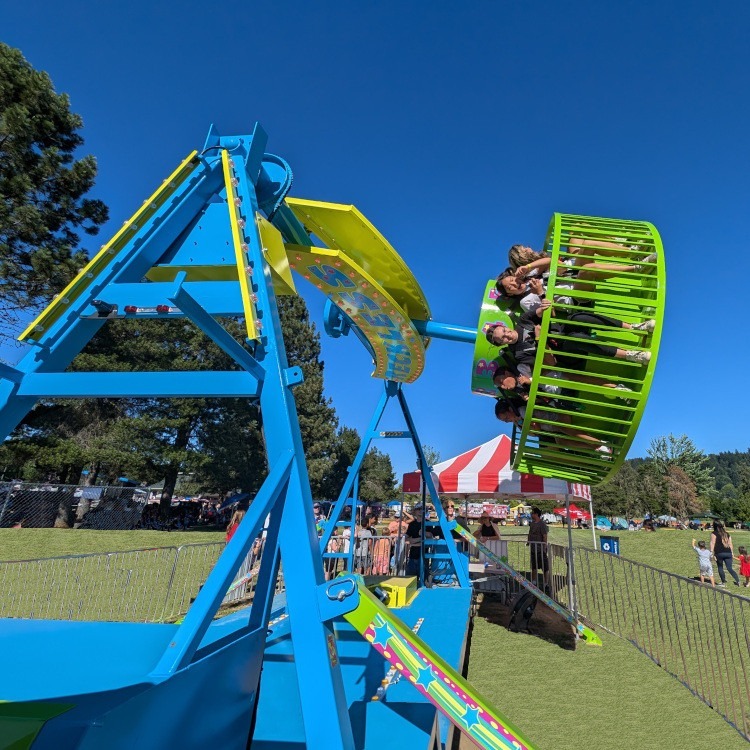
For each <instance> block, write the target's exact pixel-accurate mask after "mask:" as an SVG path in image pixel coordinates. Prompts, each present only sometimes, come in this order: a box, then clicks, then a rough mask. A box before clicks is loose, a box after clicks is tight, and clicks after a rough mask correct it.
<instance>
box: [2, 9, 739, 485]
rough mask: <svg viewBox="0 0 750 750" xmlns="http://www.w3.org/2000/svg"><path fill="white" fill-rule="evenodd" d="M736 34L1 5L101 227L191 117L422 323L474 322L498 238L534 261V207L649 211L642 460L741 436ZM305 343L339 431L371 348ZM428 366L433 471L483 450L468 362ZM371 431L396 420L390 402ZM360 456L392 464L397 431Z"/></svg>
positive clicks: (721, 22)
mask: <svg viewBox="0 0 750 750" xmlns="http://www.w3.org/2000/svg"><path fill="white" fill-rule="evenodd" d="M610 6H611V7H610ZM176 8H179V11H178V10H175V9H176ZM748 27H750V4H748V3H747V2H742V1H739V0H737V1H728V2H721V3H716V4H709V3H706V2H696V1H695V0H681V1H680V2H676V1H674V0H668V1H667V0H662V1H660V2H657V3H635V2H625V3H617V4H614V3H613V4H609V3H601V2H571V3H559V2H528V3H510V2H481V1H480V2H472V3H457V2H456V3H447V2H433V3H428V2H409V1H408V0H407V1H403V0H402V2H390V1H383V2H377V3H376V2H354V3H352V2H336V3H333V2H315V3H311V2H275V3H264V4H259V3H258V4H256V3H247V2H246V3H239V4H234V5H229V4H214V5H211V4H206V3H204V2H201V3H197V2H192V1H185V0H183V1H182V2H180V3H173V2H163V1H161V2H158V1H157V2H148V3H146V2H143V1H142V0H131V2H128V3H121V4H113V3H101V2H93V1H91V2H79V1H77V0H72V1H71V2H68V3H53V2H50V1H49V0H48V1H47V2H36V1H34V0H28V1H26V2H22V3H12V4H11V3H6V4H5V6H4V8H3V12H2V27H1V29H0V34H1V36H2V40H3V41H5V42H7V43H8V44H11V45H14V46H17V47H19V48H20V49H21V50H22V51H23V52H24V54H25V55H26V57H27V59H28V60H29V61H30V62H31V63H32V64H33V65H34V66H36V67H38V68H42V69H44V70H46V71H48V72H49V74H50V75H51V77H52V79H53V81H54V82H55V85H56V87H57V89H58V91H65V92H67V93H68V94H69V95H70V97H71V101H72V107H73V109H74V110H75V111H77V112H79V113H80V114H81V115H82V116H83V118H84V122H85V129H84V137H85V139H86V151H87V152H91V153H94V154H95V155H96V156H97V158H98V160H99V180H98V183H97V186H96V195H97V196H98V197H101V198H102V199H103V200H104V201H105V202H106V203H107V204H108V205H109V206H110V210H111V215H112V221H111V226H110V227H108V228H107V230H106V231H105V233H104V234H106V235H107V236H109V235H110V234H111V233H112V231H114V229H115V228H116V227H117V226H119V225H120V224H121V222H122V221H123V220H125V219H126V218H127V217H128V216H129V215H130V214H131V213H132V212H133V210H135V208H136V207H138V206H139V205H140V203H141V202H142V201H143V200H144V199H145V197H147V196H148V195H149V194H150V192H151V191H152V189H153V188H154V187H155V186H156V185H158V184H159V183H160V182H161V180H162V179H163V178H164V177H165V176H166V175H167V174H168V173H169V172H170V171H171V170H172V169H173V168H174V166H175V165H176V164H177V163H178V161H179V160H180V159H182V158H183V157H184V156H185V155H186V154H187V153H188V152H189V151H190V150H191V149H193V148H196V147H200V146H201V145H202V143H203V139H204V137H205V134H206V131H207V129H208V126H209V124H210V123H212V122H213V123H215V124H216V126H217V127H218V129H219V130H220V132H222V133H224V134H230V133H246V132H250V130H251V128H252V125H253V123H254V122H255V121H256V120H259V121H260V122H261V123H262V124H263V126H264V127H265V128H266V130H267V131H268V133H269V135H270V142H269V150H271V151H273V152H275V153H278V154H280V155H282V156H283V157H285V158H286V159H287V160H288V161H289V162H290V164H291V165H292V168H293V170H294V174H295V183H294V187H293V191H292V192H293V194H294V195H296V196H299V197H306V198H315V199H319V200H326V201H336V202H342V203H354V204H355V205H357V206H358V207H359V208H360V209H361V210H362V211H363V212H364V213H365V215H367V216H368V217H369V218H370V219H371V220H372V221H373V222H374V223H375V224H376V225H377V226H378V227H379V228H380V229H381V231H382V232H383V233H384V234H385V235H386V237H388V239H389V240H390V241H391V243H392V244H393V245H394V246H395V247H396V249H397V250H398V251H399V252H400V254H401V255H402V256H403V258H404V259H405V260H406V262H407V263H408V264H409V265H410V267H411V268H412V270H413V272H414V274H415V276H416V277H417V279H418V280H419V281H420V283H421V284H422V286H423V288H424V290H425V292H426V294H427V297H428V299H429V300H430V304H431V306H432V311H433V317H434V318H435V319H436V320H440V321H446V322H452V323H457V324H462V325H468V326H473V325H475V323H476V320H477V316H478V311H479V301H480V298H481V294H482V290H483V287H484V284H485V281H486V280H487V279H488V278H490V277H492V276H494V275H496V274H497V273H498V271H499V270H501V269H502V267H504V265H505V258H506V253H507V249H508V247H509V246H510V245H511V244H513V243H516V242H523V243H528V244H531V245H533V246H537V247H538V246H540V245H541V243H542V241H543V239H544V234H545V230H546V227H547V223H548V221H549V218H550V216H551V214H552V212H553V211H563V212H570V213H578V214H592V215H600V216H613V217H622V218H632V219H646V220H650V221H652V222H653V223H654V224H655V225H656V226H657V228H658V229H659V231H660V232H661V235H662V239H663V241H664V245H665V248H666V254H667V273H668V306H667V315H666V323H665V331H664V335H663V338H662V342H663V344H662V349H661V353H660V357H659V363H658V367H657V372H656V378H655V380H654V385H653V389H652V392H651V398H650V400H649V404H648V407H647V410H646V413H645V416H644V419H643V422H642V424H641V428H640V431H639V433H638V436H637V438H636V441H635V443H634V445H633V448H632V450H631V456H642V455H644V454H645V451H646V448H647V447H648V444H649V442H650V440H651V438H652V437H654V436H656V435H660V434H665V433H668V432H674V433H683V432H684V433H687V434H688V435H690V436H691V437H692V438H693V439H694V440H695V441H696V442H697V444H698V445H699V446H700V447H701V448H702V449H703V450H705V451H707V452H714V451H721V450H734V449H739V450H746V449H747V448H748V446H749V445H750V439H748V437H747V424H748V421H749V420H748V417H749V411H750V407H749V406H748V402H747V400H746V399H745V397H744V395H743V393H744V389H743V383H744V381H745V378H746V375H745V373H746V371H747V370H748V368H749V367H750V354H749V353H748V337H747V334H746V332H745V325H746V324H745V322H744V320H745V318H746V315H747V313H746V304H745V303H746V300H747V298H748V295H747V293H746V291H745V289H744V287H745V283H746V279H747V278H748V270H749V269H748V254H747V252H746V242H747V222H748V206H749V205H750V180H749V178H748V173H749V172H750V169H749V167H750V158H749V156H750V153H749V152H750V138H749V137H748V132H749V128H750V125H749V123H750V98H749V97H748V91H749V90H750V45H748V43H747V29H748ZM102 239H104V237H103V238H102ZM98 244H99V242H98V241H97V242H96V245H97V246H98ZM305 294H306V297H307V298H308V302H309V303H310V307H311V312H312V314H313V316H318V318H319V314H320V311H321V310H322V300H320V299H317V298H316V297H315V296H314V294H312V293H310V294H307V291H306V292H305ZM719 310H721V312H720V314H719V315H718V316H717V312H718V311H719ZM719 322H720V323H721V325H718V323H719ZM323 351H324V359H325V362H326V391H327V393H328V395H330V396H331V397H332V398H333V400H334V404H335V407H336V409H337V412H338V415H339V417H340V419H341V422H342V423H343V424H347V425H350V426H353V427H357V428H358V429H360V430H363V429H364V428H365V426H366V425H367V423H368V420H369V417H370V413H371V410H372V408H373V407H374V405H375V402H376V401H377V398H378V396H379V393H380V383H379V381H374V380H372V379H371V378H370V377H369V373H370V371H371V366H370V362H369V358H368V357H367V356H366V354H365V353H364V350H363V349H362V348H361V346H360V345H359V344H358V342H357V341H355V340H353V339H351V340H350V339H344V340H341V339H339V340H332V339H328V338H326V337H325V335H324V336H323ZM427 359H428V361H427V367H426V371H425V374H424V375H423V376H422V378H421V379H420V380H419V381H418V382H417V383H416V384H415V385H413V386H411V387H408V388H407V395H408V398H409V401H410V404H411V407H412V410H413V412H414V415H415V418H416V420H417V425H418V427H419V430H420V436H421V438H422V441H423V442H426V443H430V444H432V445H433V446H435V447H436V448H437V449H438V450H439V452H440V453H441V456H442V458H444V459H445V458H448V457H450V456H452V455H455V454H456V453H459V452H461V451H464V450H467V449H469V448H471V447H473V446H474V445H477V444H478V443H480V442H483V441H485V440H488V439H490V438H491V437H493V436H494V435H496V434H497V433H498V431H499V427H502V425H500V424H499V423H498V422H497V421H496V420H495V419H494V417H493V415H492V402H491V401H490V400H489V399H486V398H481V397H477V396H472V395H471V393H470V391H469V377H470V369H471V350H470V347H468V346H467V345H462V344H451V343H448V342H441V341H435V342H433V344H432V346H431V347H430V350H429V356H428V358H427ZM384 424H385V427H386V428H391V429H400V428H401V427H402V424H401V422H400V420H398V419H397V418H396V412H395V410H394V412H392V417H391V418H390V419H388V420H386V422H385V423H384ZM378 447H379V448H381V449H383V450H388V451H389V452H390V453H391V455H392V456H393V459H394V465H395V467H396V469H397V471H398V472H399V473H400V472H401V471H403V470H410V469H411V468H412V466H413V459H412V457H411V454H410V453H409V452H407V451H406V450H405V448H406V446H405V444H404V442H403V441H394V440H391V441H379V442H378Z"/></svg>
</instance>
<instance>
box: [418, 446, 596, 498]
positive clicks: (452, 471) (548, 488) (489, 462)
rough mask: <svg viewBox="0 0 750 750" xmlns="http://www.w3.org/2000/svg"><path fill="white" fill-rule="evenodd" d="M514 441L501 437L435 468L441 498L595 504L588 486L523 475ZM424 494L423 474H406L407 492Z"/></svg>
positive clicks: (434, 474) (434, 476)
mask: <svg viewBox="0 0 750 750" xmlns="http://www.w3.org/2000/svg"><path fill="white" fill-rule="evenodd" d="M510 448H511V441H510V438H509V437H508V436H507V435H498V436H497V437H496V438H493V439H492V440H490V441H489V442H487V443H483V444H482V445H480V446H478V447H477V448H472V449H471V450H470V451H466V453H462V454H461V455H460V456H456V457H455V458H451V459H449V460H448V461H442V462H441V463H439V464H436V465H435V466H433V467H432V480H433V482H434V483H435V488H436V489H437V491H438V494H439V495H460V496H462V497H464V496H467V495H475V496H477V495H481V496H482V497H489V496H497V495H516V496H523V495H534V496H536V497H544V496H548V497H550V498H554V497H560V496H564V495H571V496H574V497H578V498H581V499H583V500H587V501H591V488H590V487H589V486H588V485H587V484H573V483H571V482H566V481H564V480H562V479H548V478H546V477H537V476H535V475H533V474H520V473H519V472H517V471H513V469H512V468H511V466H510ZM421 491H422V473H421V472H419V471H412V472H409V473H408V474H404V492H421Z"/></svg>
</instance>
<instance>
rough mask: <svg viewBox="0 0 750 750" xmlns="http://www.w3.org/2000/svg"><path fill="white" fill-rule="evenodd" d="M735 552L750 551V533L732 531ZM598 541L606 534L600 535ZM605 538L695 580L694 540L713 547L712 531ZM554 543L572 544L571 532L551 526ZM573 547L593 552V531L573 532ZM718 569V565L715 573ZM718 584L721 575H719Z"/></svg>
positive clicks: (519, 531) (506, 530)
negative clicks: (738, 550) (588, 549)
mask: <svg viewBox="0 0 750 750" xmlns="http://www.w3.org/2000/svg"><path fill="white" fill-rule="evenodd" d="M500 530H501V532H502V534H503V536H505V537H509V538H512V537H515V536H523V537H525V536H526V534H527V533H528V528H527V527H524V526H504V527H501V529H500ZM730 531H731V536H732V542H733V544H734V551H735V553H737V548H738V547H739V546H740V545H744V546H745V547H747V548H750V531H734V530H731V529H730ZM596 534H597V537H599V536H602V533H600V532H598V531H597V532H596ZM603 535H604V536H616V537H619V539H620V555H621V556H622V557H626V558H628V559H629V560H634V561H635V562H642V563H646V564H647V565H653V566H654V567H655V568H660V569H661V570H666V571H667V572H669V573H676V574H677V575H681V576H687V577H688V578H694V577H695V576H697V575H698V561H697V557H696V554H695V552H694V551H693V548H692V546H691V544H690V542H691V540H692V539H693V538H695V539H699V540H700V539H702V540H703V541H705V542H706V546H708V543H709V537H710V532H709V531H681V530H679V529H659V530H658V531H654V532H647V531H615V532H603ZM549 540H550V542H554V543H556V544H562V545H565V546H567V544H568V530H567V529H565V528H563V527H562V526H551V527H550V534H549ZM573 545H574V546H576V547H589V548H593V546H594V541H593V539H592V537H591V530H590V529H588V530H587V529H573ZM715 568H716V565H715V564H714V572H716V570H715ZM734 569H735V570H738V569H739V564H738V563H737V562H735V563H734ZM717 580H718V573H717Z"/></svg>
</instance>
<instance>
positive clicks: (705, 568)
mask: <svg viewBox="0 0 750 750" xmlns="http://www.w3.org/2000/svg"><path fill="white" fill-rule="evenodd" d="M693 549H694V550H695V551H696V553H697V555H698V565H699V567H700V577H701V583H705V582H706V578H708V580H709V581H711V585H712V586H715V585H716V582H715V581H714V568H713V565H711V557H712V554H711V550H710V549H706V543H705V542H698V543H697V544H696V541H695V539H693Z"/></svg>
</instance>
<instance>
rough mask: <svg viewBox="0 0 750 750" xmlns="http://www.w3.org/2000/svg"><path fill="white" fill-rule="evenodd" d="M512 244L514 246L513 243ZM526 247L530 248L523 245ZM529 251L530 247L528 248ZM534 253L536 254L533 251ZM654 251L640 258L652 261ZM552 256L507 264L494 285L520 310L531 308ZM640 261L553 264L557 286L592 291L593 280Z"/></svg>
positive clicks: (563, 300) (634, 267)
mask: <svg viewBox="0 0 750 750" xmlns="http://www.w3.org/2000/svg"><path fill="white" fill-rule="evenodd" d="M514 247H516V246H515V245H514ZM526 249H529V250H530V248H526ZM531 252H532V253H533V251H531ZM534 255H540V254H539V253H534ZM655 259H656V256H655V255H649V256H647V257H646V258H645V259H644V262H653V261H654V260H655ZM551 263H552V258H550V257H549V256H546V255H540V257H539V258H537V259H536V260H533V261H531V262H529V263H527V264H525V265H521V266H519V267H517V268H514V267H513V266H509V267H508V268H506V269H505V270H504V271H503V272H502V273H501V274H500V275H499V276H498V277H497V281H496V282H495V289H496V290H497V292H498V294H500V295H501V297H504V298H510V299H512V300H517V301H518V302H519V304H520V306H521V309H522V310H523V311H524V312H527V311H529V310H532V309H534V308H535V307H536V306H537V305H538V304H539V302H541V300H542V298H543V297H544V295H545V293H546V280H547V277H548V276H549V268H550V265H551ZM643 270H644V266H643V265H641V264H629V265H625V264H622V263H600V262H597V261H591V260H589V259H587V258H576V259H573V260H572V261H571V260H570V259H566V260H563V261H561V262H560V263H559V265H558V267H557V283H556V286H557V288H558V289H561V288H562V289H566V290H567V289H570V290H572V291H595V289H596V282H597V281H599V280H603V279H606V278H609V277H610V276H616V275H618V274H620V273H633V272H636V273H638V272H642V271H643ZM574 298H575V294H571V295H564V296H563V295H558V296H556V297H555V302H557V303H559V304H562V305H571V304H573V299H574Z"/></svg>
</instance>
